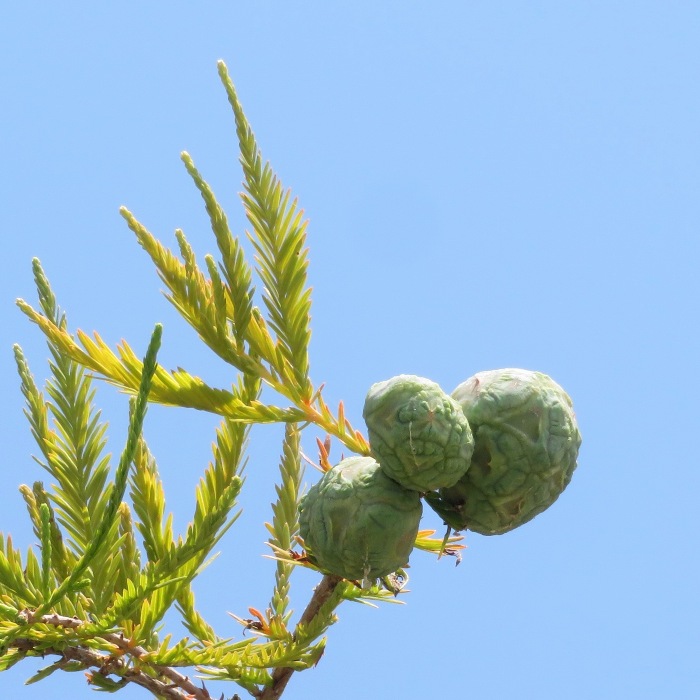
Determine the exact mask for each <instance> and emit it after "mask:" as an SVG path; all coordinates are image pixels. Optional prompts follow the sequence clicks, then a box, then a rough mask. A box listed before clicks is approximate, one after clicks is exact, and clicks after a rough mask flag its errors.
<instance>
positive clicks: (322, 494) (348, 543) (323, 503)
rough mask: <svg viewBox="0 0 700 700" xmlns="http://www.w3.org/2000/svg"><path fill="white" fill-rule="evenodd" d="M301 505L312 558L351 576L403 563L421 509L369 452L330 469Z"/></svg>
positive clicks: (377, 572)
mask: <svg viewBox="0 0 700 700" xmlns="http://www.w3.org/2000/svg"><path fill="white" fill-rule="evenodd" d="M299 508H300V512H299V531H300V534H301V536H302V538H303V539H304V543H305V545H306V547H307V549H308V550H309V554H310V556H311V558H312V560H313V561H315V562H316V564H317V565H318V566H319V567H320V568H321V569H323V570H324V571H328V572H330V573H333V574H337V575H338V576H343V577H344V578H348V579H352V580H362V579H376V578H379V577H381V576H386V575H388V574H390V573H392V572H394V571H396V570H397V569H400V568H401V567H403V566H405V565H406V564H407V563H408V557H409V555H410V553H411V550H412V549H413V544H414V542H415V539H416V534H417V533H418V525H419V523H420V518H421V515H422V511H423V506H422V504H421V501H420V497H419V496H418V494H417V493H416V492H414V491H407V490H406V489H404V488H402V487H401V486H399V485H398V484H397V483H395V482H394V481H392V480H391V479H389V477H387V476H386V475H385V474H384V473H383V472H382V470H381V469H380V467H379V464H378V463H377V462H376V461H375V460H374V459H372V458H371V457H348V458H347V459H344V460H343V461H342V462H340V463H339V464H338V465H336V466H335V467H334V468H333V469H331V470H329V471H327V472H326V473H325V474H324V475H323V477H322V478H321V480H320V481H319V482H318V483H317V484H315V485H314V486H312V487H311V489H310V490H309V492H308V493H307V494H306V495H305V496H304V498H303V499H302V500H301V503H300V506H299Z"/></svg>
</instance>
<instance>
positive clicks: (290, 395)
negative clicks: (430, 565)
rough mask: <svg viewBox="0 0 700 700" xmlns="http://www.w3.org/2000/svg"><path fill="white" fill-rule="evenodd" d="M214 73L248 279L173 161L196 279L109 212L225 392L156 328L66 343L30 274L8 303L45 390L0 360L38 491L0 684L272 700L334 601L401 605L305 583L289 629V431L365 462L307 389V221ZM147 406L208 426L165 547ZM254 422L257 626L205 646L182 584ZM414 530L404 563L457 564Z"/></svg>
mask: <svg viewBox="0 0 700 700" xmlns="http://www.w3.org/2000/svg"><path fill="white" fill-rule="evenodd" d="M219 76H220V78H221V81H222V83H223V86H224V88H225V90H226V94H227V96H228V100H229V103H230V105H231V108H232V110H233V116H234V122H235V128H236V134H237V137H238V150H239V154H240V163H241V166H242V170H243V187H244V189H243V192H242V193H241V200H242V203H243V207H244V210H245V213H246V216H247V220H248V223H249V225H250V230H249V231H248V232H247V240H248V241H249V243H250V245H251V246H252V249H253V263H252V264H251V263H250V262H249V261H248V260H247V258H246V254H245V245H244V240H245V239H244V237H241V236H237V235H235V234H234V233H233V232H232V231H231V229H230V226H229V223H228V219H227V216H226V214H225V212H224V210H223V208H222V207H221V205H220V204H219V202H218V201H217V199H216V196H215V194H214V191H213V189H212V188H211V186H210V185H209V184H208V183H207V182H206V181H205V179H204V178H203V176H202V175H201V173H200V172H199V170H198V169H197V168H196V166H195V164H194V160H193V159H192V157H191V156H190V155H189V154H187V153H183V154H182V161H183V163H184V166H185V169H186V171H187V173H188V174H189V176H190V177H191V178H192V180H193V182H194V184H195V186H196V188H197V190H198V191H199V193H200V195H201V197H202V199H203V202H204V207H205V210H206V213H207V215H208V217H209V220H210V224H211V229H212V232H213V234H214V239H215V241H216V246H217V249H218V256H217V257H215V256H213V255H207V256H206V257H205V259H204V265H200V263H199V262H198V261H197V259H196V256H195V254H194V251H193V249H192V246H191V245H190V243H189V242H188V240H187V238H186V236H185V234H184V233H183V232H182V231H180V230H178V231H176V233H175V237H176V241H177V246H178V249H177V252H173V251H172V250H170V249H168V248H167V247H166V246H165V245H163V244H162V243H161V242H160V241H159V240H158V239H157V238H156V237H155V236H154V235H153V234H152V233H150V231H148V229H147V228H146V227H145V226H144V225H143V224H142V223H141V222H140V221H138V219H137V218H136V217H135V216H134V215H133V214H132V213H131V212H130V211H129V210H127V209H126V208H122V209H121V214H122V216H123V218H124V219H125V221H126V223H127V225H128V227H129V228H130V229H131V231H132V232H133V234H134V235H135V237H136V240H137V241H138V243H139V244H140V245H141V247H142V248H143V249H144V251H145V252H146V253H147V254H148V256H149V257H150V258H151V260H152V262H153V264H154V266H155V268H156V271H157V273H158V275H159V277H160V279H161V280H162V282H163V284H164V285H165V288H166V297H167V298H168V300H169V301H170V302H171V303H172V304H173V306H174V307H175V308H176V309H177V311H178V312H179V314H180V315H181V316H182V317H183V318H184V319H185V321H186V322H187V323H188V324H189V325H190V326H191V327H192V328H193V329H194V330H195V332H196V333H197V334H198V336H199V338H200V339H201V340H202V342H203V343H204V344H205V345H206V346H207V347H208V348H209V349H210V350H211V351H212V352H213V353H215V354H216V355H217V356H218V357H219V358H221V359H222V360H224V361H225V362H226V363H228V365H230V367H231V370H232V376H233V380H232V382H231V385H230V386H229V387H226V388H219V387H213V386H210V385H209V384H207V383H206V382H204V381H203V380H202V379H200V378H199V377H197V376H196V375H194V374H191V373H190V372H188V371H186V370H184V369H181V368H178V369H175V370H170V371H169V370H166V369H165V368H164V367H162V366H160V365H159V364H158V363H157V362H156V355H157V351H158V348H159V346H160V343H161V339H162V328H161V327H160V326H159V325H157V326H156V328H155V330H154V332H153V336H152V338H151V340H150V343H149V345H148V349H147V351H146V353H145V355H144V356H143V358H141V357H140V355H139V354H138V353H137V352H136V351H135V350H134V349H133V348H132V347H131V346H130V345H129V344H128V343H126V342H124V341H123V342H122V343H121V344H120V345H118V346H117V348H116V349H112V348H110V347H109V346H108V344H107V343H106V342H105V341H103V340H102V338H101V337H100V336H99V335H98V334H97V333H94V334H92V335H89V334H87V333H85V332H83V331H80V330H78V331H76V332H75V334H73V333H71V332H70V331H69V328H68V323H67V320H66V316H65V314H63V312H62V311H61V310H60V309H59V307H58V305H57V302H56V298H55V296H54V293H53V291H52V289H51V286H50V284H49V282H48V279H47V277H46V275H45V274H44V271H43V269H42V267H41V265H40V263H39V261H38V260H34V262H33V271H34V280H35V283H36V288H37V292H38V302H39V303H38V308H36V309H35V308H34V307H32V306H31V305H30V304H28V303H27V302H25V301H23V300H18V302H17V303H18V306H19V308H20V309H21V310H22V311H23V312H24V313H25V314H26V315H27V316H28V317H29V318H30V319H31V320H32V321H33V322H34V323H36V324H37V325H38V327H39V328H40V329H41V331H42V332H43V334H44V335H45V337H46V340H47V342H48V347H49V352H50V361H49V372H50V378H49V379H48V380H47V382H46V384H45V386H44V387H43V388H39V386H38V385H37V383H36V381H35V379H34V377H33V375H32V373H31V371H30V368H29V365H28V363H27V361H26V358H25V356H24V353H23V352H22V349H21V348H20V347H19V346H15V358H16V364H17V369H18V372H19V376H20V387H21V391H22V393H23V395H24V398H25V413H26V416H27V419H28V422H29V426H30V430H31V432H32V435H33V437H34V440H35V442H36V444H37V449H38V456H37V457H36V461H37V462H38V463H39V465H40V466H41V467H42V468H43V470H44V471H45V473H46V477H47V481H48V482H49V486H48V487H45V486H44V483H43V482H41V481H38V480H37V481H35V482H34V484H33V485H32V486H28V485H23V486H21V487H20V492H21V494H22V497H23V498H24V501H25V504H26V507H27V511H28V514H29V518H30V521H31V524H32V527H33V531H34V535H35V537H36V539H37V541H38V550H39V554H38V555H37V553H36V552H35V550H34V548H32V547H30V548H29V549H28V550H27V551H26V553H22V552H20V551H18V550H17V549H16V548H15V546H14V544H13V541H12V538H11V537H10V536H9V535H8V536H4V535H2V534H0V670H5V669H7V668H10V667H11V666H12V665H14V664H15V663H17V662H19V661H20V660H22V659H24V658H25V657H29V656H53V657H58V658H57V660H55V661H54V662H53V663H51V664H50V665H49V666H47V667H46V668H44V669H42V670H41V671H39V672H38V673H37V674H35V676H34V677H33V678H31V679H30V681H29V682H37V681H39V680H42V679H44V678H46V677H48V676H49V675H51V674H53V673H54V672H55V671H58V670H64V671H76V670H80V671H84V672H86V673H87V677H88V681H89V683H91V684H92V685H93V686H94V687H95V688H97V689H100V690H106V691H116V690H119V689H120V688H122V687H124V686H125V685H127V684H129V683H136V684H137V685H141V686H143V687H144V688H145V689H147V690H149V691H150V692H151V693H152V694H153V695H155V696H157V697H160V698H178V699H179V698H196V699H197V700H209V699H210V698H211V696H210V694H209V691H208V690H207V688H206V686H205V685H204V684H203V683H197V682H194V681H192V680H191V679H190V676H189V675H188V674H187V673H182V672H181V671H180V670H178V669H192V668H196V669H197V670H198V672H199V673H200V674H201V675H202V676H203V677H205V678H207V679H213V680H228V681H234V682H235V683H237V684H238V685H239V686H240V687H241V688H243V689H244V690H246V691H247V692H248V693H250V694H251V695H252V696H254V697H257V698H261V699H264V700H271V699H273V698H278V697H280V696H281V694H282V692H283V691H284V689H285V687H286V685H287V683H288V681H289V679H290V677H291V676H292V675H293V673H294V672H295V671H300V670H304V669H307V668H310V667H311V666H313V665H315V664H316V663H317V662H318V660H319V659H320V657H321V655H322V654H323V651H324V649H325V638H324V634H325V633H326V631H327V630H328V628H329V627H330V626H331V625H332V624H333V623H334V622H335V621H336V613H335V611H336V609H337V607H338V606H339V605H340V604H341V603H342V602H343V601H346V600H350V601H355V602H363V603H367V604H370V605H371V604H374V603H375V602H378V601H388V602H394V601H395V600H396V596H397V594H398V593H400V592H402V591H403V590H405V589H404V585H405V582H406V576H405V572H397V574H396V575H394V576H393V577H387V578H386V579H384V580H383V581H380V582H374V583H371V582H370V583H367V582H364V583H363V582H355V581H347V580H344V579H342V578H340V577H338V576H335V575H331V574H328V573H324V572H321V573H323V576H322V577H321V578H320V582H319V584H318V586H317V587H316V589H315V591H314V593H313V595H312V597H311V599H310V601H309V603H308V605H307V606H306V608H305V609H304V611H303V612H302V613H301V615H300V616H299V618H298V619H297V620H296V621H294V611H293V610H292V609H291V607H290V587H291V583H292V577H293V574H294V571H295V569H296V567H297V566H304V567H307V568H311V569H315V570H317V571H318V569H317V567H316V566H315V565H314V564H313V562H312V561H311V560H310V559H309V558H308V557H307V556H306V555H305V552H304V550H303V542H301V541H300V539H299V534H298V531H299V522H298V507H299V501H300V498H301V496H302V493H301V491H302V474H303V459H302V451H301V435H302V431H303V430H304V429H305V428H306V427H308V426H315V427H316V428H317V429H319V430H320V431H321V432H322V433H325V434H326V435H327V436H333V437H335V438H336V439H337V440H339V441H340V442H341V443H342V444H343V445H344V446H345V447H346V448H348V449H349V450H351V451H353V452H355V453H357V454H361V455H368V454H369V452H370V449H369V444H368V442H367V440H366V438H365V437H364V436H363V435H362V433H361V432H360V431H359V430H357V429H355V428H354V427H353V426H352V425H351V423H350V422H349V420H348V419H347V417H346V416H345V410H344V406H343V404H342V403H340V404H339V406H338V408H337V410H332V409H331V408H330V407H329V406H328V405H327V403H326V402H325V400H324V398H323V396H322V387H320V386H317V385H315V384H314V383H313V382H312V380H311V376H310V362H309V343H310V338H311V330H310V309H311V290H310V288H309V286H308V280H307V268H308V249H307V247H306V221H305V219H304V215H303V212H302V210H301V209H300V208H299V206H298V203H297V201H296V200H295V199H294V198H293V197H292V195H291V192H290V191H289V190H287V189H285V188H284V187H283V185H282V183H281V182H280V180H279V179H278V178H277V176H276V175H275V174H274V172H273V170H272V168H271V166H270V164H269V163H267V162H265V161H264V159H263V157H262V154H261V151H260V149H259V148H258V145H257V142H256V140H255V137H254V134H253V131H252V130H251V128H250V125H249V123H248V121H247V119H246V117H245V114H244V112H243V108H242V106H241V104H240V101H239V99H238V96H237V93H236V90H235V88H234V86H233V83H232V82H231V79H230V77H229V75H228V72H227V69H226V66H225V65H224V64H223V63H221V62H220V63H219ZM254 281H257V282H258V283H259V284H260V286H261V290H260V291H259V292H257V291H256V288H255V286H254ZM260 301H262V304H260ZM95 377H99V378H102V379H105V380H107V382H109V383H110V384H112V385H114V386H116V387H118V388H119V389H121V390H123V391H124V392H126V393H128V394H129V395H131V397H132V399H131V402H130V408H129V426H128V431H127V436H126V444H125V447H124V449H123V450H122V452H121V456H120V458H119V460H118V462H117V464H116V465H114V464H113V463H112V460H111V458H110V456H109V454H108V453H107V438H106V429H107V426H106V424H105V423H104V421H103V420H102V419H101V415H100V412H99V411H98V410H97V409H96V408H95V405H94V399H95V389H94V386H93V382H94V379H95ZM265 385H266V386H268V387H270V388H271V389H272V390H273V391H274V392H275V394H276V396H277V399H276V400H275V403H268V402H266V401H263V400H262V395H263V393H262V390H263V386H265ZM149 402H153V403H159V404H164V405H168V406H176V407H181V408H191V409H198V410H203V411H207V412H210V413H213V414H217V415H219V416H220V417H221V421H220V423H219V426H218V428H217V430H216V434H215V439H214V443H213V447H212V457H211V461H210V462H209V464H208V465H207V466H206V468H205V469H204V472H203V474H202V477H201V478H200V480H199V482H198V484H197V486H196V489H195V494H194V502H193V506H192V515H191V519H190V522H189V525H188V527H187V529H186V531H185V532H184V534H181V535H177V534H176V533H175V532H174V526H173V517H172V514H171V513H169V512H168V511H167V508H166V500H165V492H164V487H163V483H162V480H161V477H160V473H159V469H158V465H157V462H156V458H155V456H154V455H153V454H152V452H151V451H150V449H149V447H148V444H147V442H146V438H145V437H144V434H143V426H144V419H145V415H146V407H147V404H148V403H149ZM258 423H282V424H284V438H283V441H282V450H281V456H280V461H279V478H278V480H277V483H276V485H275V487H274V501H273V503H272V518H271V520H270V522H269V523H267V529H268V531H269V541H268V544H269V546H270V548H271V551H272V554H271V555H270V558H272V559H273V560H274V562H275V572H274V581H273V585H272V590H271V592H270V598H269V604H268V607H267V609H266V610H265V611H264V612H260V611H258V610H256V609H255V608H253V607H250V608H249V610H250V614H251V615H252V617H251V618H240V617H236V616H235V615H234V617H235V618H236V619H237V620H238V621H239V622H240V623H241V625H242V627H243V630H242V637H241V638H240V639H237V640H232V639H228V638H225V637H221V636H219V634H217V632H216V631H215V629H214V627H213V626H212V625H211V624H210V623H209V622H207V621H206V620H205V619H204V618H203V617H202V615H201V614H200V612H199V611H198V610H197V606H196V601H195V597H194V593H193V590H192V582H193V580H194V579H195V577H196V576H197V575H198V574H199V573H200V572H201V571H202V570H203V569H204V567H205V566H206V565H207V564H208V562H209V560H210V558H211V556H212V552H213V550H214V548H215V547H216V545H217V543H218V542H219V541H220V540H221V538H222V537H223V536H224V534H225V533H226V532H227V530H228V529H229V528H230V527H231V526H232V524H233V523H234V522H235V520H236V518H237V517H238V515H239V512H240V511H239V510H237V499H238V496H239V493H240V490H241V488H242V486H243V478H242V470H243V467H244V465H245V448H246V444H247V440H248V437H249V428H250V426H251V425H252V424H258ZM318 444H319V450H320V456H319V464H320V465H321V467H322V469H328V468H329V467H330V463H329V461H328V450H329V447H330V437H327V438H326V440H325V441H323V442H322V441H320V440H319V442H318ZM433 534H434V533H433V532H432V531H422V532H420V533H419V534H418V538H417V540H416V547H418V548H421V549H424V550H426V551H429V552H433V553H435V554H442V553H447V554H458V550H459V548H460V547H461V545H460V544H458V542H459V539H460V538H459V537H450V538H448V537H445V538H444V540H443V539H441V538H437V539H435V538H433V537H432V535H433ZM173 610H174V611H176V612H177V613H179V615H180V617H181V620H182V623H183V625H184V627H185V629H186V631H187V636H184V637H182V638H180V639H177V640H173V638H172V635H171V634H167V635H165V636H163V626H164V622H163V621H164V618H165V616H166V614H168V612H169V611H173ZM234 697H237V696H234Z"/></svg>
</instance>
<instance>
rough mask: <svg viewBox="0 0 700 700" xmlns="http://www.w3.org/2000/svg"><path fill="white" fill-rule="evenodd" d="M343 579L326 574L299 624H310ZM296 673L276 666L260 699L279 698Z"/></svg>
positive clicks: (276, 699) (271, 699) (275, 699)
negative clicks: (270, 681) (269, 683)
mask: <svg viewBox="0 0 700 700" xmlns="http://www.w3.org/2000/svg"><path fill="white" fill-rule="evenodd" d="M342 580H343V579H342V578H341V577H340V576H334V575H332V574H326V575H325V576H324V577H323V578H322V579H321V583H319V584H318V586H316V588H315V589H314V594H313V596H311V600H310V601H309V604H308V605H307V606H306V609H305V610H304V612H303V613H302V614H301V617H300V618H299V623H298V625H297V627H298V626H299V625H308V624H309V623H310V622H311V621H312V620H313V619H314V618H315V617H316V615H318V613H319V611H320V609H321V607H322V606H323V605H324V604H325V603H327V602H328V600H330V598H331V596H332V595H333V593H334V592H335V589H336V588H337V587H338V584H339V583H341V581H342ZM293 673H294V669H293V668H288V667H285V668H276V669H275V670H274V671H273V673H272V685H269V686H267V688H265V689H264V690H263V691H262V692H261V693H260V695H259V696H258V698H259V700H278V698H280V697H281V695H282V693H283V692H284V689H285V688H286V687H287V683H288V682H289V679H290V678H291V677H292V674H293Z"/></svg>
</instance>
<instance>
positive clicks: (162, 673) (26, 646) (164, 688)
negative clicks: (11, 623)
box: [10, 610, 212, 700]
mask: <svg viewBox="0 0 700 700" xmlns="http://www.w3.org/2000/svg"><path fill="white" fill-rule="evenodd" d="M20 615H21V617H22V618H23V619H24V620H25V621H26V622H27V623H28V624H37V623H38V624H44V625H52V626H54V627H63V628H64V629H78V628H79V627H80V626H81V625H84V624H87V623H85V622H84V621H83V620H80V619H79V618H76V617H66V616H64V615H56V614H50V615H34V614H33V613H32V611H30V610H25V611H24V612H22V613H20ZM100 638H101V639H103V640H104V641H106V642H107V643H108V644H112V645H114V646H115V647H116V648H117V649H118V652H116V653H113V654H108V653H100V652H98V651H95V650H93V649H88V648H86V647H82V646H73V645H70V644H69V645H68V646H66V647H63V648H61V649H56V648H53V647H49V648H41V650H40V653H41V654H42V655H46V654H56V655H58V656H61V657H63V659H64V660H65V661H78V662H79V663H81V664H82V665H83V666H85V668H86V669H87V668H96V669H97V670H98V673H103V674H104V675H110V674H114V675H116V676H119V677H120V678H121V679H122V680H123V681H124V682H125V683H136V685H140V686H142V687H143V688H146V689H148V690H150V691H151V693H153V694H154V695H155V696H156V697H165V698H172V700H184V698H188V699H190V698H191V699H192V700H212V698H211V695H210V694H209V692H208V691H207V689H206V688H203V687H200V686H198V685H196V684H194V683H193V682H192V681H191V680H190V679H189V678H188V677H187V676H185V675H183V674H182V673H179V672H178V671H176V670H175V669H174V668H170V667H169V666H160V665H158V664H152V663H148V661H147V656H148V650H147V649H144V648H143V647H142V646H139V645H135V644H134V643H133V642H132V641H131V640H130V639H129V638H128V637H125V636H124V635H123V634H114V633H112V632H108V633H105V634H101V635H100ZM10 646H11V647H14V648H16V649H19V650H20V651H23V652H26V653H31V652H32V651H33V650H34V649H35V648H36V647H37V646H39V643H38V642H37V641H35V640H33V639H28V638H24V637H20V638H17V639H15V640H13V641H12V642H11V644H10ZM124 656H128V657H131V658H133V659H138V660H140V661H141V662H142V663H144V664H147V665H148V668H149V669H151V670H152V671H154V672H155V673H156V674H157V675H158V676H159V677H158V678H154V677H153V676H150V675H148V674H147V673H145V672H144V671H142V670H140V669H138V668H130V667H129V666H128V664H127V663H126V662H125V661H124V659H123V658H122V657H124ZM161 678H164V679H167V681H166V680H161Z"/></svg>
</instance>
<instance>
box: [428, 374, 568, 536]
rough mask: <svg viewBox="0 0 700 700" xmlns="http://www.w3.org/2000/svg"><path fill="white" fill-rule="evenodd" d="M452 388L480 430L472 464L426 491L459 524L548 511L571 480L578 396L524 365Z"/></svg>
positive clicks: (482, 524)
mask: <svg viewBox="0 0 700 700" xmlns="http://www.w3.org/2000/svg"><path fill="white" fill-rule="evenodd" d="M452 396H453V397H454V398H455V399H456V400H457V401H458V402H459V404H460V405H461V407H462V409H463V411H464V414H465V415H466V416H467V419H468V420H469V423H470V425H471V427H472V430H473V432H474V442H475V448H474V455H473V457H472V464H471V468H470V470H469V472H467V474H466V475H465V476H464V477H463V478H462V479H460V480H459V482H458V483H457V484H455V485H454V486H453V487H451V488H444V489H440V490H439V491H438V492H437V493H432V494H429V495H428V496H426V500H427V502H428V503H429V504H430V505H431V506H432V507H433V509H434V510H436V511H437V512H438V513H439V514H440V515H441V516H442V517H443V518H444V520H445V521H446V522H447V523H448V524H449V525H451V526H452V527H453V528H455V529H456V530H464V529H469V530H473V531H474V532H479V533H481V534H483V535H497V534H502V533H504V532H508V531H509V530H512V529H514V528H516V527H518V526H520V525H522V524H524V523H526V522H528V521H529V520H531V519H532V518H534V517H535V516H536V515H538V514H539V513H541V512H542V511H544V510H545V509H546V508H548V507H549V506H550V505H551V504H552V503H554V501H555V500H556V499H557V498H558V497H559V495H560V494H561V493H562V491H563V490H564V489H565V488H566V486H567V485H568V484H569V481H570V480H571V477H572V474H573V471H574V469H575V468H576V458H577V456H578V450H579V446H580V444H581V435H580V433H579V430H578V427H577V425H576V417H575V415H574V412H573V408H572V403H571V399H570V398H569V396H568V395H567V394H566V392H565V391H564V390H563V389H562V388H561V387H560V386H559V385H558V384H557V383H556V382H554V381H553V380H552V379H551V378H550V377H548V376H547V375H545V374H541V373H540V372H530V371H528V370H522V369H502V370H491V371H488V372H480V373H478V374H476V375H474V376H473V377H471V378H470V379H468V380H467V381H466V382H464V383H463V384H460V385H459V386H458V387H457V388H456V389H455V391H454V392H453V393H452Z"/></svg>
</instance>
